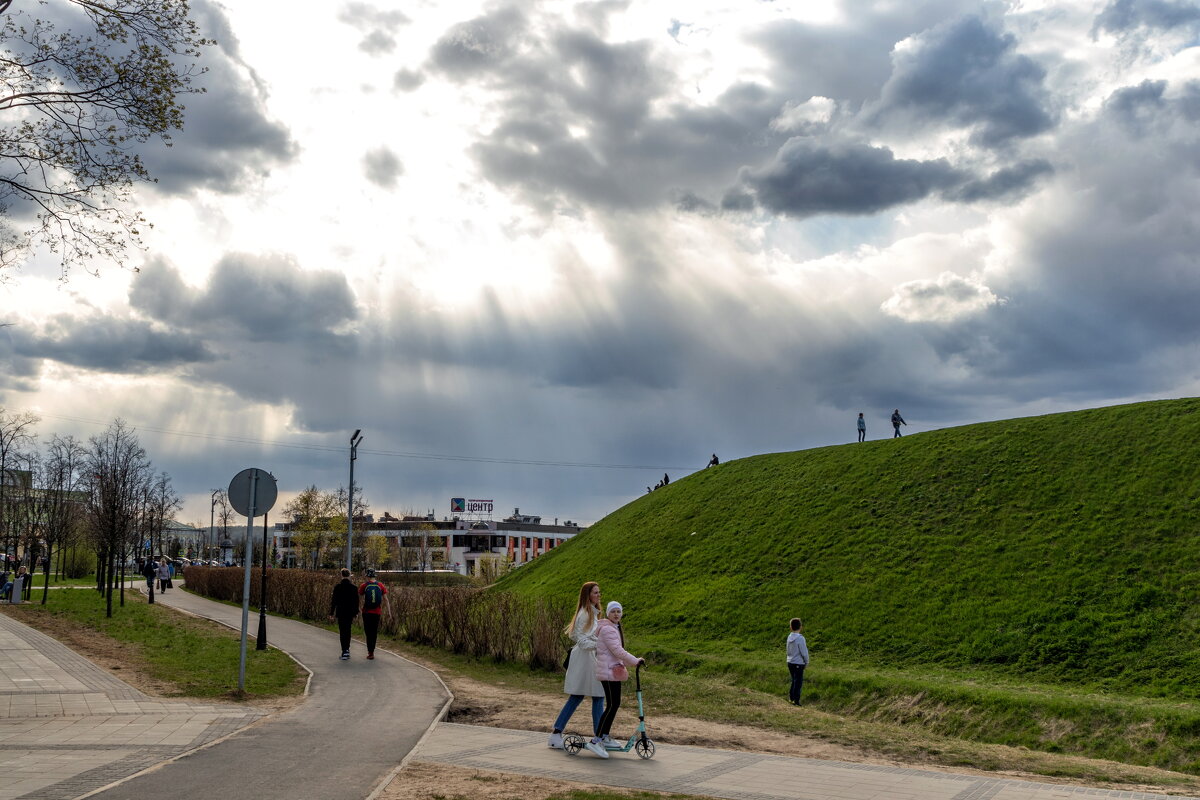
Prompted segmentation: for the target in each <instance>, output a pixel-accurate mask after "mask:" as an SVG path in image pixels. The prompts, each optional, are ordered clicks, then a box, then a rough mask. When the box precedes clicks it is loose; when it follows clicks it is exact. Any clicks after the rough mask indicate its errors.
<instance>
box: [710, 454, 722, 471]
mask: <svg viewBox="0 0 1200 800" xmlns="http://www.w3.org/2000/svg"><path fill="white" fill-rule="evenodd" d="M720 463H721V459H719V458H717V454H716V453H713V457H712V458H710V459H709V460H708V466H710V467H715V466H718V465H720ZM706 469H707V468H706Z"/></svg>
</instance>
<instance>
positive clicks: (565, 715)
mask: <svg viewBox="0 0 1200 800" xmlns="http://www.w3.org/2000/svg"><path fill="white" fill-rule="evenodd" d="M582 702H583V695H581V694H573V695H571V696H570V697H568V698H567V702H565V703H563V707H562V711H560V712H558V719H556V720H554V730H556V731H565V730H566V729H567V723H568V722H570V721H571V715H572V714H574V713H575V709H577V708H579V704H580V703H582ZM603 715H604V698H603V697H593V698H592V730H593V731H595V730H596V729H597V728H599V727H600V717H601V716H603Z"/></svg>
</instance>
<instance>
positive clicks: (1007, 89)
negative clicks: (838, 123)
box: [872, 16, 1053, 147]
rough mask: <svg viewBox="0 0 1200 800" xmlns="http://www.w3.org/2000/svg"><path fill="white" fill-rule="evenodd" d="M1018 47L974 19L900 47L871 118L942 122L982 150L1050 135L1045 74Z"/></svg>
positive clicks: (947, 25) (950, 24) (954, 23)
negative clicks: (960, 129) (959, 129)
mask: <svg viewBox="0 0 1200 800" xmlns="http://www.w3.org/2000/svg"><path fill="white" fill-rule="evenodd" d="M1016 46H1017V39H1016V37H1015V36H1013V35H1012V34H1007V33H1003V32H1001V31H999V30H997V29H996V28H994V27H992V26H990V25H988V24H987V23H986V22H984V21H983V20H982V19H981V18H979V17H977V16H968V17H964V18H962V19H959V20H954V21H951V22H947V23H944V24H942V25H939V26H937V27H935V28H933V29H931V30H929V31H927V32H925V33H922V34H920V35H918V36H916V37H914V38H913V39H911V40H908V41H905V42H903V43H901V45H899V46H897V49H896V52H895V53H894V55H893V57H892V60H893V69H892V75H891V77H890V78H889V79H888V81H887V83H886V84H884V86H883V91H882V98H881V99H880V103H879V106H878V108H877V109H876V110H875V111H874V114H873V115H872V117H873V119H874V120H875V121H877V122H884V121H886V120H888V119H889V118H891V117H894V116H897V115H902V116H905V117H907V118H909V119H910V120H912V121H914V122H918V121H919V122H921V123H923V124H927V123H928V122H930V121H934V120H943V121H946V122H948V123H950V124H953V125H956V126H961V127H966V128H970V129H972V130H973V133H972V136H971V138H972V140H973V141H975V142H977V143H979V144H980V145H983V146H986V147H997V146H1001V145H1004V144H1007V143H1008V142H1009V141H1010V140H1012V139H1014V138H1025V137H1028V136H1033V135H1035V134H1038V133H1042V132H1044V131H1046V130H1048V129H1049V128H1050V126H1051V125H1052V124H1053V118H1052V116H1051V114H1050V113H1049V112H1048V111H1047V110H1046V105H1047V104H1048V96H1047V93H1046V91H1045V89H1044V88H1043V86H1042V83H1043V80H1044V78H1045V70H1044V69H1043V68H1042V67H1041V66H1039V65H1038V64H1037V63H1036V62H1035V61H1033V59H1031V58H1029V57H1027V56H1024V55H1020V54H1018V53H1016V52H1015V51H1016Z"/></svg>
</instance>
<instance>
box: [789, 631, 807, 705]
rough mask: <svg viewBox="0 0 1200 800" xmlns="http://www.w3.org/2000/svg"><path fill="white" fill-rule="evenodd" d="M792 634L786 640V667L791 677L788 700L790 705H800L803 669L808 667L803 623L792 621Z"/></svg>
mask: <svg viewBox="0 0 1200 800" xmlns="http://www.w3.org/2000/svg"><path fill="white" fill-rule="evenodd" d="M791 625H792V632H791V633H789V634H788V638H787V665H788V672H790V673H791V675H792V686H791V689H789V690H788V700H790V701H791V703H792V705H794V706H798V705H800V691H801V690H802V689H803V688H804V668H805V667H807V666H808V642H806V641H805V640H804V633H803V631H804V623H803V622H801V621H800V620H798V619H793V620H792V623H791Z"/></svg>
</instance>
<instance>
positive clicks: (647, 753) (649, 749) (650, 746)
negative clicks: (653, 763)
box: [633, 739, 654, 758]
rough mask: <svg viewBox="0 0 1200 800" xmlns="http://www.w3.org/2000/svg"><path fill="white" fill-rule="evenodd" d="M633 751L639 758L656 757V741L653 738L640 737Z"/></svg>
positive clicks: (634, 744)
mask: <svg viewBox="0 0 1200 800" xmlns="http://www.w3.org/2000/svg"><path fill="white" fill-rule="evenodd" d="M633 752H635V753H637V754H638V757H639V758H654V742H653V740H651V739H638V740H637V741H636V742H634V743H633Z"/></svg>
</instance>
